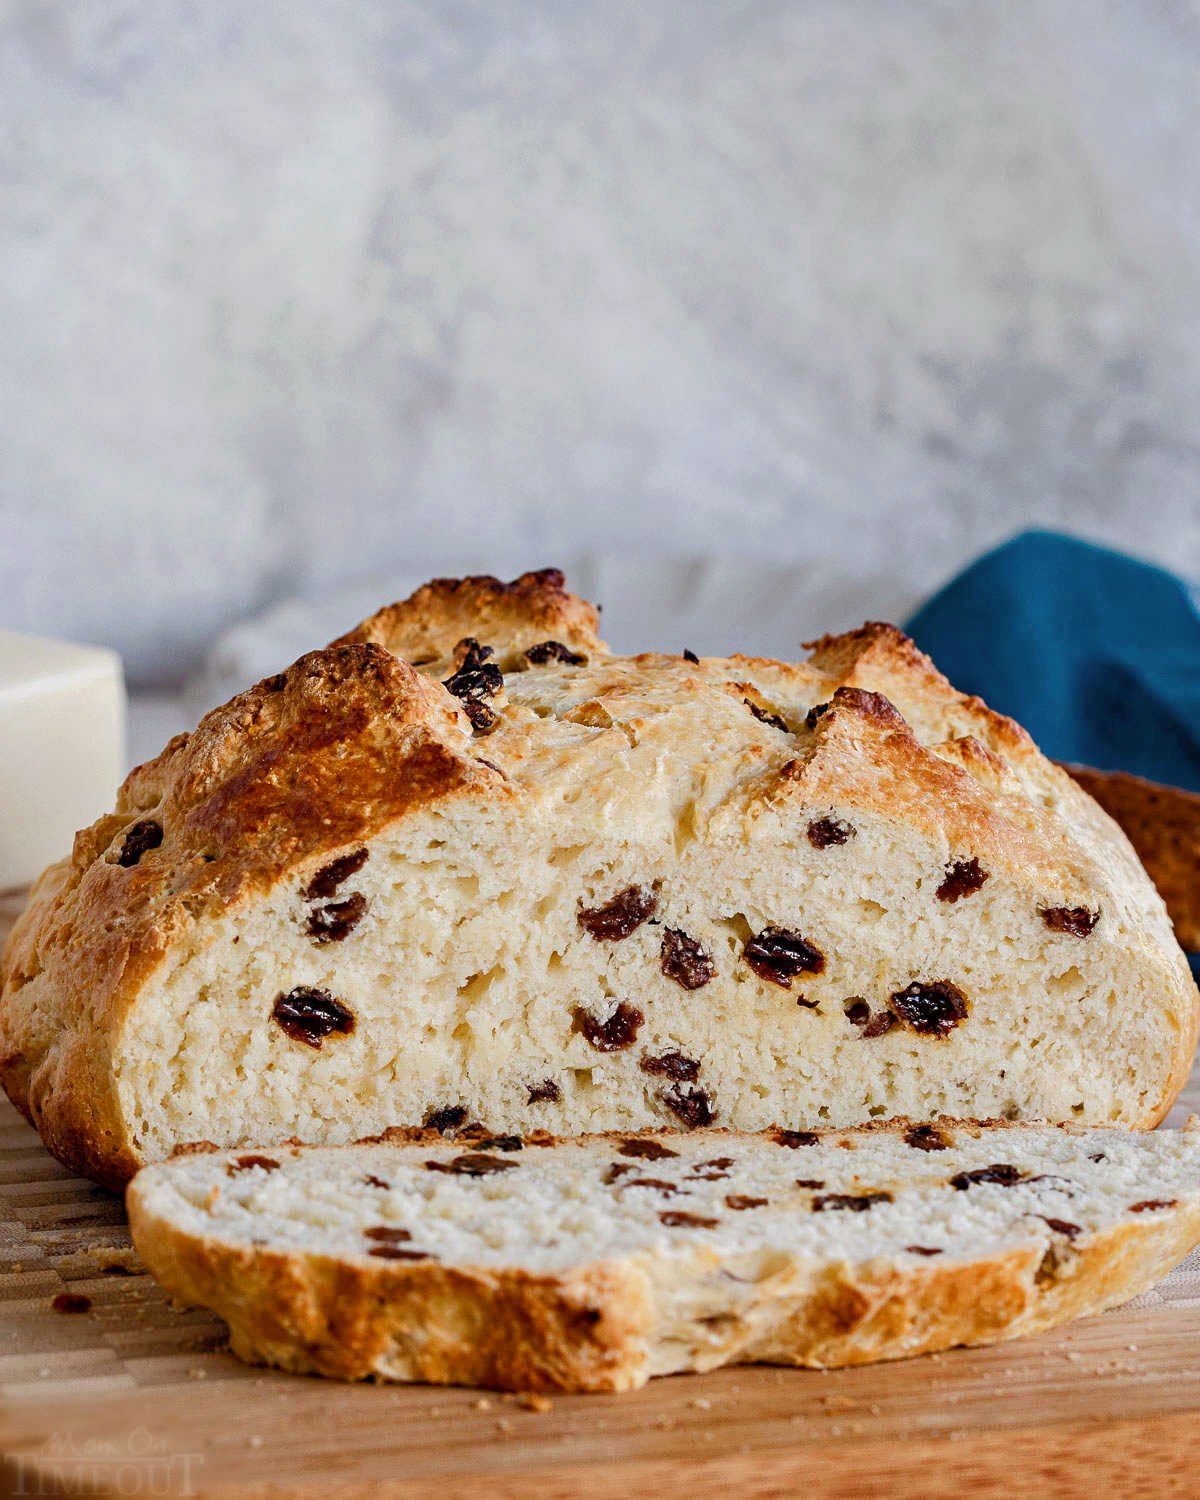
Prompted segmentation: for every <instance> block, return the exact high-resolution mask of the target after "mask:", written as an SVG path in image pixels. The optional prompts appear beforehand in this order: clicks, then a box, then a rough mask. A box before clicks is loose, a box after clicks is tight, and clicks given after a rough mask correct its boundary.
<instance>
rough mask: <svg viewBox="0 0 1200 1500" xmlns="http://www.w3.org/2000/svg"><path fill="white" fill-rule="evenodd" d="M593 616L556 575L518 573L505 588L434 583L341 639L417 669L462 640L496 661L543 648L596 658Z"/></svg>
mask: <svg viewBox="0 0 1200 1500" xmlns="http://www.w3.org/2000/svg"><path fill="white" fill-rule="evenodd" d="M599 628H600V616H599V615H598V614H597V612H596V609H595V607H594V606H593V605H591V604H589V603H588V602H587V600H586V599H580V598H578V597H576V595H574V594H571V593H568V592H567V590H566V589H565V588H564V587H563V575H562V573H561V572H560V571H559V569H558V568H541V569H539V570H538V571H537V572H535V573H523V574H522V575H521V576H520V578H514V579H513V581H512V582H511V583H502V582H501V581H500V579H499V578H493V577H491V575H490V574H482V575H480V576H478V577H474V578H435V579H433V581H432V582H430V583H426V584H424V585H423V586H422V587H421V588H419V589H418V590H417V591H416V593H415V594H412V595H411V596H410V597H409V598H407V599H403V600H401V601H400V602H399V603H397V604H388V605H386V606H385V607H384V608H383V609H381V610H378V611H376V613H375V614H373V615H371V616H370V618H369V619H366V620H364V621H363V622H362V624H361V625H358V626H356V627H355V628H354V629H353V630H352V631H350V633H349V634H348V635H345V636H343V637H342V638H341V642H335V644H342V643H345V642H348V641H374V642H376V643H377V644H379V645H381V646H384V647H386V648H387V650H389V651H393V652H395V653H396V655H397V656H403V657H405V658H406V659H407V660H409V661H412V662H415V663H422V662H426V661H434V660H437V659H438V658H441V657H444V656H449V654H450V653H451V651H453V649H454V647H455V645H456V644H457V643H458V642H459V641H460V640H462V639H463V638H464V637H465V636H476V637H477V638H478V639H479V640H483V641H487V642H488V643H489V644H490V645H492V646H494V647H495V648H496V650H498V651H500V652H502V653H510V652H512V651H518V650H524V649H525V648H526V647H528V646H532V645H536V644H537V643H539V642H541V641H545V640H554V641H558V642H559V643H560V644H562V645H564V646H568V647H570V648H571V649H572V650H575V651H584V652H586V651H596V652H601V651H603V650H604V642H603V641H602V640H601V639H600V637H599V635H598V633H597V632H598V631H599Z"/></svg>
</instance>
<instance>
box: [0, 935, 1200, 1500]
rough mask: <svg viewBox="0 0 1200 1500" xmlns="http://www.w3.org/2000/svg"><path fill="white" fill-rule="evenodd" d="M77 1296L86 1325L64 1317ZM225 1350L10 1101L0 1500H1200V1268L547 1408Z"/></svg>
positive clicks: (1, 1292) (5, 1115) (1, 1310)
mask: <svg viewBox="0 0 1200 1500" xmlns="http://www.w3.org/2000/svg"><path fill="white" fill-rule="evenodd" d="M9 919H10V920H11V912H10V913H9ZM6 925H7V924H6V922H5V919H4V913H3V909H2V908H0V933H2V930H3V928H4V927H5V926H6ZM1189 1095H1190V1100H1191V1102H1192V1103H1193V1107H1200V1089H1198V1088H1197V1080H1196V1079H1195V1078H1193V1082H1192V1085H1191V1086H1190V1088H1189ZM67 1291H69V1292H71V1293H74V1294H76V1295H77V1296H82V1297H85V1298H88V1299H90V1303H91V1305H90V1308H89V1309H88V1310H87V1311H83V1312H75V1313H67V1312H56V1311H54V1310H52V1304H53V1301H54V1298H55V1297H56V1296H57V1295H59V1294H60V1293H62V1292H67ZM221 1345H222V1325H221V1324H220V1322H219V1321H218V1320H217V1319H216V1318H215V1317H213V1316H211V1315H210V1314H208V1313H205V1312H195V1311H193V1312H184V1311H178V1310H175V1309H173V1308H171V1307H170V1306H169V1305H168V1303H167V1301H166V1299H165V1297H164V1296H163V1295H162V1293H161V1292H160V1291H159V1290H158V1288H157V1287H156V1286H155V1284H154V1283H153V1282H152V1281H151V1280H150V1278H149V1277H148V1276H147V1275H145V1274H144V1273H143V1272H142V1270H141V1268H140V1266H139V1264H138V1261H137V1258H136V1256H135V1255H134V1253H133V1251H132V1249H131V1248H130V1243H129V1236H128V1233H127V1230H126V1225H125V1216H124V1213H123V1210H122V1207H121V1203H120V1200H119V1199H117V1198H115V1197H114V1196H113V1195H112V1194H110V1193H106V1192H104V1191H103V1190H102V1189H100V1188H98V1187H95V1186H94V1185H93V1184H91V1183H89V1182H86V1181H84V1180H83V1179H81V1178H78V1177H75V1176H73V1175H72V1174H71V1173H70V1172H68V1171H67V1170H66V1169H65V1168H63V1167H61V1166H60V1165H59V1164H58V1163H57V1162H56V1161H54V1159H53V1158H52V1157H50V1156H49V1155H48V1154H47V1153H46V1152H45V1151H44V1150H43V1149H42V1147H41V1145H40V1143H39V1141H38V1139H37V1136H36V1135H35V1134H34V1132H33V1131H32V1130H31V1129H29V1127H28V1126H27V1125H26V1124H25V1123H24V1121H23V1120H21V1119H20V1118H19V1116H18V1115H17V1114H16V1111H15V1110H13V1109H12V1108H11V1106H9V1105H8V1104H7V1102H5V1103H3V1104H2V1105H0V1494H13V1495H29V1496H42V1495H52V1494H61V1493H70V1494H74V1495H80V1494H124V1495H139V1494H148V1495H149V1494H153V1495H197V1496H214V1495H232V1494H237V1495H268V1494H269V1495H273V1496H317V1495H319V1496H321V1497H322V1500H348V1497H351V1496H356V1495H360V1494H368V1493H370V1494H372V1495H374V1494H387V1495H397V1496H414V1497H426V1496H428V1497H436V1500H451V1497H454V1496H459V1495H486V1496H488V1497H489V1500H491V1497H495V1500H508V1497H511V1500H518V1497H520V1500H524V1497H527V1496H546V1497H566V1496H576V1495H586V1496H588V1497H593V1500H604V1497H608V1496H612V1497H614V1500H615V1497H618V1496H620V1497H624V1496H628V1495H631V1494H633V1495H637V1494H650V1493H652V1494H654V1495H655V1496H660V1497H668V1496H677V1495H678V1496H686V1497H688V1500H704V1497H707V1496H708V1495H719V1494H723V1493H736V1494H737V1495H738V1497H739V1500H757V1497H760V1496H761V1497H765V1496H782V1495H793V1494H795V1492H796V1491H797V1490H798V1489H800V1488H801V1487H803V1489H804V1490H805V1491H806V1492H808V1493H809V1494H811V1495H813V1496H818V1495H819V1496H831V1497H850V1496H856V1497H857V1496H862V1497H866V1496H879V1495H887V1496H889V1497H894V1500H936V1497H939V1496H947V1497H948V1496H954V1497H955V1500H962V1497H965V1496H985V1495H994V1496H1000V1495H1022V1496H1025V1495H1030V1496H1039V1497H1041V1496H1050V1495H1053V1496H1079V1497H1086V1500H1094V1497H1096V1496H1097V1495H1103V1494H1105V1493H1113V1494H1117V1495H1121V1496H1124V1497H1135V1496H1145V1497H1154V1500H1158V1497H1161V1496H1170V1495H1179V1496H1193V1497H1194V1496H1197V1495H1200V1260H1198V1263H1197V1264H1196V1266H1195V1268H1194V1269H1193V1268H1191V1267H1184V1268H1181V1270H1180V1271H1178V1272H1176V1273H1174V1275H1173V1276H1171V1277H1170V1278H1168V1280H1167V1281H1166V1282H1164V1283H1163V1285H1162V1286H1161V1287H1160V1288H1158V1289H1157V1290H1156V1291H1155V1292H1153V1293H1151V1294H1149V1295H1148V1296H1146V1297H1143V1298H1140V1299H1138V1302H1137V1303H1134V1304H1130V1305H1129V1306H1128V1307H1125V1308H1122V1309H1120V1310H1118V1311H1116V1312H1112V1313H1108V1314H1105V1315H1104V1316H1103V1317H1098V1318H1091V1319H1088V1320H1087V1321H1085V1322H1081V1323H1077V1324H1075V1325H1073V1326H1071V1327H1069V1328H1067V1329H1065V1330H1063V1331H1061V1332H1059V1333H1056V1334H1050V1335H1045V1336H1043V1337H1041V1338H1038V1339H1032V1340H1028V1341H1026V1342H1021V1343H1015V1344H1009V1345H1003V1346H1000V1347H997V1348H993V1349H971V1350H966V1349H964V1350H955V1351H953V1352H950V1353H947V1354H942V1355H931V1356H927V1357H925V1358H923V1359H919V1360H912V1361H907V1362H902V1363H897V1364H891V1365H885V1366H875V1367H870V1368H865V1369H859V1370H838V1371H832V1372H827V1373H822V1372H814V1371H805V1370H779V1369H769V1368H761V1367H746V1368H740V1369H733V1370H723V1371H718V1372H716V1373H715V1374H712V1375H704V1376H677V1377H675V1378H672V1379H667V1380H656V1381H652V1382H651V1384H650V1385H649V1386H648V1387H647V1388H646V1389H645V1390H643V1391H640V1392H636V1393H634V1394H632V1395H626V1396H572V1397H557V1398H555V1399H554V1400H553V1401H552V1402H550V1403H548V1404H546V1405H545V1406H543V1403H542V1402H540V1401H538V1402H533V1401H522V1399H521V1398H514V1397H512V1396H499V1395H496V1394H488V1393H484V1392H480V1391H468V1390H442V1389H435V1388H427V1387H410V1388H405V1387H385V1386H344V1385H337V1384H335V1383H332V1382H328V1381H322V1380H318V1379H315V1378H306V1377H300V1376H289V1375H283V1374H278V1373H275V1372H272V1371H268V1370H253V1369H249V1368H247V1367H246V1366H244V1365H242V1364H240V1363H239V1362H238V1361H237V1360H235V1359H233V1358H232V1356H230V1355H229V1354H227V1353H225V1352H224V1351H223V1349H222V1347H221Z"/></svg>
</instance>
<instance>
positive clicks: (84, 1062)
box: [0, 570, 1198, 1186]
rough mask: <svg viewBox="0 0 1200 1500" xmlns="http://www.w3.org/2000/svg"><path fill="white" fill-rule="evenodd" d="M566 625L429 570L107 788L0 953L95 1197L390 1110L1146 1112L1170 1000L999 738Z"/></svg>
mask: <svg viewBox="0 0 1200 1500" xmlns="http://www.w3.org/2000/svg"><path fill="white" fill-rule="evenodd" d="M596 630H597V615H596V611H595V610H594V609H593V608H592V606H591V605H589V604H587V603H585V602H584V601H583V600H581V599H577V598H574V597H573V596H572V595H570V594H569V593H567V592H565V590H564V588H563V583H562V578H561V575H560V574H558V573H556V572H555V571H553V570H549V571H545V572H541V573H531V574H527V575H525V576H524V577H522V578H519V579H517V580H516V581H515V582H514V583H511V584H502V583H500V582H498V581H497V580H496V579H493V578H468V579H463V580H457V581H455V580H440V581H437V582H434V583H431V584H428V585H426V586H425V587H424V588H422V589H420V590H418V592H417V593H416V594H414V595H413V596H412V598H410V599H409V600H407V601H405V602H404V603H401V604H396V605H392V606H390V607H389V608H387V609H384V610H382V611H381V612H380V613H379V614H377V615H376V616H374V617H373V618H371V619H369V620H367V621H366V622H365V623H364V624H362V625H361V626H359V627H358V628H357V629H356V630H353V631H352V632H351V633H350V634H349V635H347V636H345V637H343V638H342V639H340V640H338V641H336V642H334V643H333V644H332V645H331V646H329V647H327V648H325V649H324V650H320V651H314V652H312V653H311V654H310V655H307V656H304V657H302V658H301V659H300V660H299V661H298V662H296V663H295V665H294V666H292V667H291V668H289V669H288V670H287V671H286V672H282V673H280V674H279V675H278V676H276V677H273V678H270V679H268V680H266V681H263V682H260V683H258V684H257V685H256V686H254V687H252V688H250V689H249V690H247V691H246V692H243V693H241V694H239V695H238V696H237V697H235V698H234V699H233V700H232V701H231V702H230V703H228V704H226V705H225V706H224V707H223V708H219V709H217V710H215V711H214V712H213V713H210V714H209V715H208V716H207V717H206V718H205V719H204V720H203V721H202V722H201V724H200V725H199V727H198V728H197V729H196V731H195V732H194V733H192V734H190V735H185V736H181V737H178V738H176V739H175V740H173V741H172V742H171V743H170V744H169V745H168V746H167V747H166V749H165V750H164V751H163V752H162V754H161V755H160V756H158V757H157V759H155V760H153V761H151V762H149V763H148V764H147V765H144V766H141V767H139V768H138V769H137V770H135V771H134V772H133V773H132V774H131V775H130V777H129V778H128V780H127V781H126V782H125V784H124V786H123V787H122V788H121V790H120V793H119V795H118V799H117V806H116V810H115V811H114V812H113V813H111V814H110V815H108V816H106V817H103V818H101V819H100V820H99V821H98V822H97V823H95V824H94V825H93V826H92V827H91V828H89V829H86V830H85V831H84V832H82V833H81V834H79V835H78V837H77V838H76V841H75V848H74V852H73V854H72V855H71V857H70V858H68V859H65V860H64V861H63V862H62V863H60V864H57V865H55V866H52V867H51V868H50V869H49V870H48V871H47V872H46V873H45V875H44V876H43V877H42V879H41V880H40V882H39V883H38V885H37V887H36V888H35V890H34V892H33V896H32V899H31V902H30V905H29V908H28V910H27V911H26V913H25V914H24V916H23V917H22V918H21V920H20V921H19V923H18V925H17V927H16V929H15V931H14V933H13V935H12V938H11V941H10V943H9V945H8V947H7V950H6V953H5V957H4V962H3V969H2V974H0V979H2V990H0V1076H2V1078H3V1082H4V1085H5V1087H6V1089H7V1090H8V1093H9V1095H10V1096H11V1097H12V1099H13V1100H14V1101H15V1102H16V1103H17V1104H18V1106H19V1107H20V1108H21V1109H23V1110H24V1111H25V1112H26V1114H27V1115H28V1116H29V1118H30V1119H31V1120H32V1121H33V1122H34V1124H35V1125H36V1126H37V1128H38V1129H39V1130H40V1132H41V1134H42V1136H43V1139H44V1140H45V1141H46V1143H47V1145H48V1146H49V1147H50V1149H51V1150H52V1151H54V1152H55V1153H56V1154H57V1155H58V1156H60V1157H61V1158H62V1160H63V1161H65V1162H67V1163H69V1164H70V1165H71V1166H73V1167H76V1168H78V1169H80V1170H82V1171H85V1172H88V1173H90V1174H92V1175H93V1176H94V1177H96V1178H97V1179H99V1180H100V1181H102V1182H105V1183H108V1184H111V1185H114V1186H119V1185H120V1184H122V1183H124V1182H125V1181H126V1180H127V1179H128V1178H129V1177H130V1176H131V1175H132V1173H133V1172H134V1171H135V1170H136V1168H137V1167H138V1166H140V1165H141V1164H142V1163H144V1162H149V1161H154V1160H156V1159H160V1158H162V1157H165V1156H167V1155H168V1154H169V1153H170V1152H171V1151H172V1149H173V1148H174V1147H175V1146H177V1145H178V1144H180V1143H182V1142H189V1141H195V1140H198V1139H205V1140H210V1141H213V1142H215V1143H216V1144H218V1145H219V1146H222V1147H224V1146H236V1145H239V1144H245V1145H253V1146H255V1147H265V1146H269V1145H271V1144H272V1143H275V1142H279V1141H281V1140H285V1139H299V1140H302V1141H305V1142H309V1143H316V1144H330V1143H338V1142H346V1141H351V1140H354V1139H356V1138H358V1137H361V1136H363V1135H367V1134H373V1133H376V1132H378V1131H380V1130H383V1129H386V1128H388V1127H390V1126H406V1125H414V1124H418V1125H419V1124H432V1125H434V1126H436V1127H439V1128H446V1129H450V1128H455V1127H457V1126H461V1125H463V1124H472V1123H474V1124H480V1125H482V1126H485V1127H486V1128H487V1129H489V1130H492V1131H502V1132H509V1131H519V1132H524V1131H529V1130H534V1129H539V1128H541V1129H548V1130H551V1131H553V1132H554V1133H556V1134H559V1135H570V1134H577V1133H580V1132H584V1131H596V1130H610V1129H617V1130H628V1129H643V1128H647V1127H656V1126H657V1127H674V1128H678V1129H681V1130H687V1129H694V1128H700V1127H705V1126H708V1125H711V1124H717V1125H720V1126H724V1127H728V1128H732V1129H738V1130H757V1129H761V1128H764V1127H767V1126H769V1125H772V1124H775V1123H781V1122H783V1123H786V1124H788V1125H789V1126H792V1127H795V1128H809V1127H816V1126H819V1125H825V1124H837V1125H852V1124H855V1123H858V1122H860V1121H867V1120H870V1119H876V1118H884V1117H889V1116H893V1115H906V1116H910V1117H913V1118H921V1119H928V1118H933V1117H935V1116H938V1115H958V1116H970V1117H981V1116H1000V1117H1004V1118H1008V1119H1013V1120H1021V1119H1029V1118H1040V1119H1048V1120H1057V1121H1075V1122H1077V1123H1081V1124H1089V1125H1122V1126H1131V1127H1148V1126H1151V1125H1153V1124H1154V1123H1155V1122H1156V1121H1157V1120H1159V1119H1160V1117H1161V1116H1162V1115H1163V1113H1164V1112H1165V1111H1166V1109H1167V1108H1168V1107H1169V1105H1170V1104H1171V1102H1172V1100H1173V1099H1174V1097H1175V1095H1176V1093H1177V1092H1178V1090H1179V1088H1180V1086H1181V1084H1182V1082H1183V1080H1184V1078H1185V1077H1186V1074H1187V1069H1188V1064H1189V1060H1190V1058H1191V1055H1192V1051H1193V1047H1194V1044H1195V1038H1196V1024H1197V1004H1198V997H1197V992H1196V988H1195V986H1194V984H1193V982H1192V979H1191V977H1190V974H1189V972H1188V969H1187V966H1186V963H1185V960H1184V958H1183V955H1182V953H1181V951H1180V949H1179V946H1178V944H1177V943H1176V941H1175V939H1174V937H1173V935H1172V932H1171V928H1170V925H1169V922H1168V920H1167V916H1166V913H1165V911H1164V908H1163V903H1162V901H1161V899H1160V897H1159V896H1158V894H1157V893H1156V891H1155V890H1154V888H1153V886H1152V885H1151V883H1150V881H1149V880H1148V879H1147V877H1146V874H1145V872H1144V871H1143V869H1142V867H1141V866H1140V864H1139V863H1138V861H1137V858H1136V856H1135V855H1134V853H1133V850H1132V849H1131V848H1130V845H1129V843H1128V841H1127V840H1126V839H1125V837H1124V836H1123V835H1122V834H1121V832H1120V831H1119V829H1118V828H1117V826H1116V825H1115V824H1114V823H1113V822H1112V820H1111V819H1110V818H1109V817H1108V816H1107V815H1106V814H1104V813H1103V812H1102V811H1101V810H1100V808H1099V807H1098V806H1097V805H1096V803H1095V802H1093V801H1092V799H1091V798H1090V797H1088V796H1087V795H1086V793H1084V792H1083V791H1082V790H1081V789H1080V788H1079V787H1078V786H1077V785H1076V783H1075V782H1074V781H1073V780H1072V779H1071V777H1070V776H1069V775H1067V773H1066V772H1065V771H1062V770H1060V769H1058V768H1057V767H1056V766H1054V765H1052V764H1051V763H1050V762H1049V761H1048V760H1046V758H1045V757H1044V756H1043V755H1041V754H1040V752H1039V751H1038V750H1037V748H1036V747H1035V746H1034V745H1033V744H1032V742H1031V741H1030V739H1029V737H1028V735H1026V734H1025V732H1024V731H1023V730H1022V729H1020V728H1019V727H1018V726H1017V725H1016V724H1014V723H1013V722H1012V721H1011V720H1009V719H1006V718H1003V717H1002V716H1000V715H998V714H996V713H993V712H992V711H990V710H989V709H988V708H987V707H986V706H985V705H984V704H983V703H982V702H980V701H979V700H978V699H974V698H968V697H964V696H963V695H962V694H960V693H958V692H956V691H955V690H954V689H953V688H952V687H951V686H950V684H949V683H948V682H947V681H946V680H945V679H944V678H943V677H942V676H941V675H940V674H939V673H938V672H937V671H936V669H935V668H934V667H933V665H932V664H931V663H930V662H929V660H928V659H927V658H926V657H924V656H922V655H921V654H920V652H918V651H917V650H916V649H915V647H914V646H913V645H912V644H911V642H910V641H908V640H907V639H906V637H905V636H903V635H902V634H901V633H900V632H899V631H898V630H896V629H895V628H893V627H891V626H887V625H866V626H864V627H863V628H862V629H860V630H856V631H853V632H851V633H850V634H847V635H841V636H832V637H826V638H824V639H821V640H818V641H816V642H813V643H812V644H811V646H810V647H809V653H810V654H809V655H808V657H807V658H806V659H805V660H804V661H802V662H800V663H798V664H791V663H785V662H778V661H769V660H762V659H758V658H747V657H741V656H731V657H727V658H725V657H722V658H707V659H705V660H703V661H699V660H697V659H696V658H695V657H694V656H693V655H692V653H690V652H688V651H687V650H686V649H683V648H684V647H685V646H686V643H685V642H670V643H667V644H668V645H669V647H670V648H671V649H669V650H668V651H666V652H663V653H659V654H646V655H640V656H614V655H612V654H610V653H609V652H608V651H607V650H606V649H605V647H604V645H603V643H602V642H601V641H600V639H599V638H598V636H597V633H596ZM1033 669H1034V667H1033V665H1032V664H1031V670H1033Z"/></svg>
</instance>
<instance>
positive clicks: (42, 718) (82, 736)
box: [0, 630, 125, 890]
mask: <svg viewBox="0 0 1200 1500" xmlns="http://www.w3.org/2000/svg"><path fill="white" fill-rule="evenodd" d="M124 773H125V680H124V675H123V673H122V671H121V658H120V657H119V656H118V655H117V654H116V652H115V651H106V650H104V649H103V647H100V646H74V645H69V644H68V643H67V642H65V641H48V640H43V639H42V638H41V637H38V636H28V635H15V634H13V633H12V632H10V631H2V630H0V890H11V889H13V888H14V887H16V886H22V885H28V884H30V882H32V881H33V880H34V879H35V878H36V877H37V876H38V875H40V874H41V872H42V870H43V869H44V868H45V867H46V866H47V865H48V864H50V863H51V861H52V860H56V859H61V858H62V857H63V856H64V855H65V854H69V853H70V852H71V843H72V840H73V839H74V837H75V832H76V830H77V829H79V828H84V827H86V826H87V824H89V823H92V822H94V821H95V819H96V818H98V817H99V816H100V814H101V813H104V812H108V811H109V810H110V809H111V807H112V805H113V797H114V794H115V792H116V789H117V785H118V783H119V782H120V780H121V778H122V776H123V775H124Z"/></svg>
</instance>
